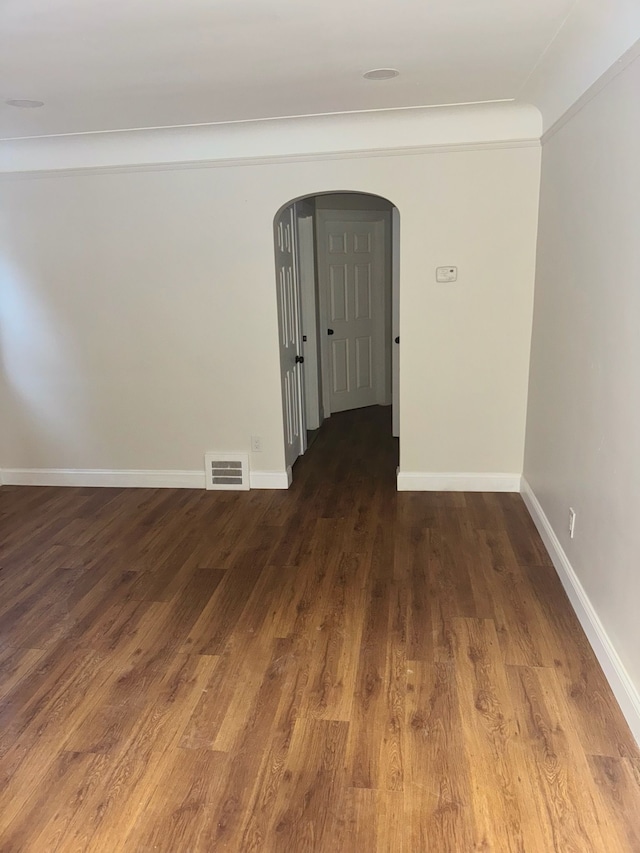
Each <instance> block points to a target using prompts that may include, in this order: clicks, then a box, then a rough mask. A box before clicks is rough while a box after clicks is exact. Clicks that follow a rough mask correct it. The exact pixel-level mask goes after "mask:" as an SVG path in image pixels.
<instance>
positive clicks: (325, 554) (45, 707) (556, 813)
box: [0, 409, 640, 853]
mask: <svg viewBox="0 0 640 853" xmlns="http://www.w3.org/2000/svg"><path fill="white" fill-rule="evenodd" d="M389 432H390V425H389V413H388V410H384V409H371V410H362V411H360V412H352V413H343V414H341V415H335V416H334V417H333V418H331V421H330V422H329V423H327V424H326V426H325V427H324V428H323V429H322V431H321V433H320V435H319V436H318V438H317V440H316V441H315V443H314V445H313V447H312V448H311V449H310V451H309V453H308V454H307V456H306V457H304V458H303V459H301V460H300V461H299V462H298V464H297V465H296V470H295V481H294V484H293V487H292V488H291V489H290V490H289V492H260V491H253V492H244V493H243V492H222V493H211V492H200V491H168V490H119V489H95V490H94V489H56V488H14V487H3V488H2V489H1V490H0V524H1V534H2V536H1V542H0V569H1V571H0V675H1V680H0V685H1V686H0V738H1V740H0V851H2V853H14V851H15V853H30V851H33V852H34V853H46V851H54V850H59V851H74V853H75V851H104V852H105V853H116V851H166V853H194V851H203V853H204V852H205V851H206V853H210V851H227V850H228V851H265V852H266V853H268V851H282V853H303V852H304V851H317V853H319V852H320V851H323V853H324V851H327V853H338V851H354V853H360V851H362V853H375V851H386V853H422V851H429V853H441V851H451V853H467V851H524V852H525V853H538V851H540V853H550V851H560V853H569V851H580V853H583V851H597V853H602V851H605V853H613V851H638V850H640V758H639V755H638V752H637V750H636V747H635V745H634V743H633V740H632V738H631V735H630V733H629V731H628V729H627V727H626V725H625V723H624V720H623V718H622V716H621V714H620V711H619V709H618V708H617V706H616V704H615V702H614V700H613V698H612V696H611V692H610V690H609V688H608V686H607V684H606V682H605V680H604V677H603V675H602V673H601V671H600V669H599V667H598V665H597V663H596V661H595V659H594V656H593V654H592V652H591V650H590V647H589V645H588V643H587V641H586V639H585V637H584V635H583V633H582V631H581V629H580V627H579V625H578V623H577V621H576V619H575V616H574V615H573V612H572V610H571V608H570V606H569V603H568V601H567V599H566V597H565V595H564V593H563V591H562V588H561V586H560V584H559V582H558V579H557V577H556V575H555V572H554V570H553V568H552V567H551V564H550V562H549V558H548V556H547V554H546V553H545V550H544V548H543V546H542V544H541V542H540V540H539V538H538V536H537V534H536V532H535V530H534V528H533V525H532V524H531V521H530V520H529V518H528V515H527V512H526V510H525V508H524V506H523V504H522V501H521V500H520V498H519V497H518V496H516V495H493V494H424V493H421V494H418V493H415V494H409V493H404V494H397V493H396V492H395V486H394V481H395V467H396V464H397V460H396V453H397V449H396V446H395V443H394V442H393V440H392V439H390V438H389V437H388V436H389Z"/></svg>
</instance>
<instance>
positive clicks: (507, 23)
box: [0, 0, 640, 139]
mask: <svg viewBox="0 0 640 853" xmlns="http://www.w3.org/2000/svg"><path fill="white" fill-rule="evenodd" d="M639 35H640V2H638V0H384V2H383V0H322V2H318V0H316V2H314V0H0V138H5V139H6V138H15V137H25V136H26V137H30V136H42V135H49V134H69V133H82V132H88V131H103V130H116V129H118V130H120V129H126V128H150V127H171V126H176V125H178V126H180V125H192V124H200V123H212V122H229V121H238V120H251V119H262V118H272V117H281V116H301V115H317V114H324V113H340V112H358V111H362V110H385V109H394V108H402V107H419V106H434V105H443V104H459V103H472V102H485V101H500V100H515V101H521V102H531V103H534V104H535V105H537V106H538V107H539V108H540V109H541V111H542V113H543V115H544V117H545V125H546V126H548V124H549V123H550V122H552V121H553V120H555V119H556V118H557V117H558V116H559V115H561V114H562V112H563V111H564V110H565V109H566V108H567V107H568V106H569V105H570V104H571V103H572V102H573V101H574V100H575V99H576V98H577V97H579V95H580V94H581V93H582V92H583V91H584V90H585V89H586V88H587V86H588V85H590V84H591V83H592V82H593V81H594V80H595V79H597V77H598V76H599V75H600V74H602V73H603V72H604V71H605V70H606V68H607V67H608V66H609V65H610V64H611V63H612V62H614V61H615V59H616V57H618V56H619V55H620V54H621V53H622V52H623V51H625V50H627V49H628V48H629V47H630V45H632V44H633V42H634V40H635V39H637V38H638V36H639ZM380 67H395V68H398V69H399V70H400V72H401V74H400V76H399V77H397V78H395V79H393V80H387V81H381V82H370V81H367V80H364V79H363V78H362V74H363V72H364V71H367V70H369V69H372V68H380ZM8 99H34V100H40V101H44V102H45V106H44V107H42V108H41V109H35V110H25V109H16V108H12V107H9V106H7V105H6V104H5V101H6V100H8Z"/></svg>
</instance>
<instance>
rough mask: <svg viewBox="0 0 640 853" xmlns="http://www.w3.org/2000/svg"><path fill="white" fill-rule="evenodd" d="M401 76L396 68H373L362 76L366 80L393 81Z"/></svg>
mask: <svg viewBox="0 0 640 853" xmlns="http://www.w3.org/2000/svg"><path fill="white" fill-rule="evenodd" d="M398 74H400V72H399V71H397V70H396V69H395V68H373V69H372V70H371V71H365V73H364V74H363V75H362V76H363V77H364V79H365V80H391V79H392V77H397V76H398Z"/></svg>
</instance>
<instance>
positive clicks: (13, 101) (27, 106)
mask: <svg viewBox="0 0 640 853" xmlns="http://www.w3.org/2000/svg"><path fill="white" fill-rule="evenodd" d="M5 103H6V104H7V105H8V106H10V107H20V108H21V109H23V110H34V109H36V107H44V101H29V100H27V99H23V98H10V99H9V100H8V101H5Z"/></svg>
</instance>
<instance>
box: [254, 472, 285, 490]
mask: <svg viewBox="0 0 640 853" xmlns="http://www.w3.org/2000/svg"><path fill="white" fill-rule="evenodd" d="M290 485H291V468H288V469H287V471H249V486H250V488H252V489H288V488H289V486H290Z"/></svg>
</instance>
